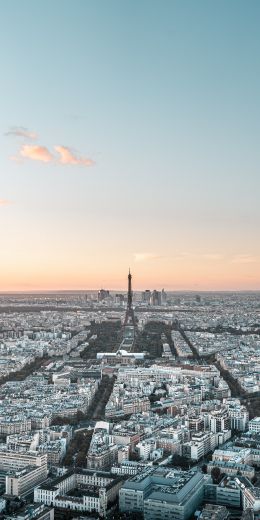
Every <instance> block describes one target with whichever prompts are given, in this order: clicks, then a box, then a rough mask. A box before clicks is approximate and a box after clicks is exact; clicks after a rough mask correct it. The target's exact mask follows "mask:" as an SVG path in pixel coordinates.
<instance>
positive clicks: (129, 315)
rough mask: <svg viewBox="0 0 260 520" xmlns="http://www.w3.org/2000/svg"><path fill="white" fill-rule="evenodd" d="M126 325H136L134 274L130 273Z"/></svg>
mask: <svg viewBox="0 0 260 520" xmlns="http://www.w3.org/2000/svg"><path fill="white" fill-rule="evenodd" d="M126 325H132V326H133V327H135V315H134V309H133V291H132V275H131V273H130V269H129V274H128V291H127V308H126V313H125V321H124V326H126Z"/></svg>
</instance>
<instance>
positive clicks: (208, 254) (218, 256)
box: [201, 253, 224, 260]
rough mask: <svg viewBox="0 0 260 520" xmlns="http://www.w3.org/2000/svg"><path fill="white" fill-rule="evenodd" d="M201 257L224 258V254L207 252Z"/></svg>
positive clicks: (208, 258) (206, 258)
mask: <svg viewBox="0 0 260 520" xmlns="http://www.w3.org/2000/svg"><path fill="white" fill-rule="evenodd" d="M201 258H203V259H204V260H222V258H224V255H222V254H220V253H205V254H202V255H201Z"/></svg>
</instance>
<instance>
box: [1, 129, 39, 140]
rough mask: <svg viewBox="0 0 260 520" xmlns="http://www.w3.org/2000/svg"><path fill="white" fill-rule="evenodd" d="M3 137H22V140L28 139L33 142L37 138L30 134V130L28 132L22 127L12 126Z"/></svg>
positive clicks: (33, 133) (34, 134)
mask: <svg viewBox="0 0 260 520" xmlns="http://www.w3.org/2000/svg"><path fill="white" fill-rule="evenodd" d="M4 135H6V136H15V137H23V138H24V139H29V140H33V141H34V140H35V139H37V138H38V136H37V134H36V132H31V131H30V130H28V128H25V127H24V126H13V127H11V128H10V130H9V131H8V132H6V133H5V134H4Z"/></svg>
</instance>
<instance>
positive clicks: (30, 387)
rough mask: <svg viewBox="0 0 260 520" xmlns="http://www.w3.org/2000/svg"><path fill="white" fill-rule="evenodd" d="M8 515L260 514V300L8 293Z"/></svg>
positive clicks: (4, 316) (3, 368) (0, 451)
mask: <svg viewBox="0 0 260 520" xmlns="http://www.w3.org/2000/svg"><path fill="white" fill-rule="evenodd" d="M0 383H1V385H0V518H5V519H9V520H11V519H18V520H28V519H31V518H34V519H44V520H47V519H48V520H52V519H54V518H55V519H63V518H64V519H76V518H85V517H88V518H93V519H94V518H108V519H115V520H119V519H140V520H141V519H143V520H160V519H162V520H167V519H169V520H170V519H174V520H188V519H193V518H194V519H197V518H198V519H200V520H209V519H210V520H214V519H215V520H225V519H228V518H230V519H232V518H233V519H236V518H243V519H254V518H255V519H259V518H260V294H259V293H254V292H251V293H200V294H196V293H191V292H190V293H189V292H187V293H176V292H175V293H173V292H166V291H165V290H162V291H156V290H146V291H143V292H133V291H132V276H131V274H130V272H129V274H128V288H127V290H126V291H125V292H121V293H116V292H113V291H108V290H105V289H100V290H99V291H98V292H94V291H92V292H90V291H89V292H84V293H83V292H68V293H65V292H64V293H59V294H54V293H48V294H30V295H29V294H6V295H4V294H2V295H1V296H0Z"/></svg>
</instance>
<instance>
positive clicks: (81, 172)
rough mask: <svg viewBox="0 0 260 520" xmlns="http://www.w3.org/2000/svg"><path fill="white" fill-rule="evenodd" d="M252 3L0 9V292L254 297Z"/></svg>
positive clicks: (257, 10) (259, 220)
mask: <svg viewBox="0 0 260 520" xmlns="http://www.w3.org/2000/svg"><path fill="white" fill-rule="evenodd" d="M259 24H260V2H259V1H258V0H248V1H246V0H243V1H241V0H229V1H226V0H218V1H217V2H214V1H211V0H196V1H194V0H163V1H160V0H123V1H122V0H109V1H104V0H102V1H101V0H91V1H90V0H55V2H53V1H52V0H38V1H37V2H35V0H8V2H3V3H2V5H1V17H0V65H1V82H0V114H1V118H0V179H1V182H0V229H1V232H0V236H1V248H0V267H1V268H0V291H16V290H17V291H18V290H19V291H23V290H26V291H30V290H60V289H61V290H62V289H64V290H65V289H83V290H85V289H98V288H100V287H104V288H108V289H124V288H125V287H126V284H127V273H128V268H129V267H131V270H132V273H133V287H134V289H146V288H151V289H154V288H156V289H159V288H162V287H164V288H165V289H166V290H167V289H168V290H182V289H185V290H187V289H190V290H195V291H198V290H201V291H202V290H256V289H258V290H259V289H260V269H259V267H260V265H259V264H260V240H259V227H260V204H259V194H260V176H259V167H260V146H259V138H260V102H259V93H260V32H259Z"/></svg>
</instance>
